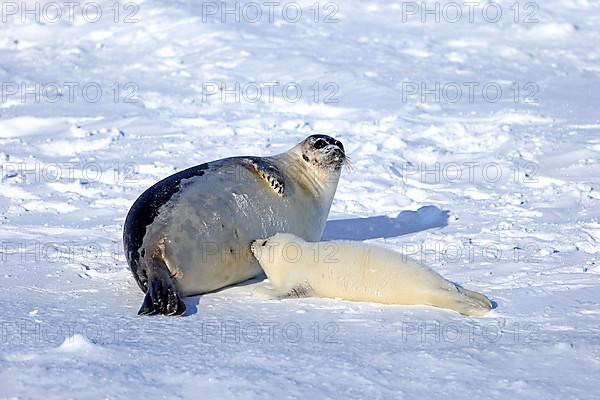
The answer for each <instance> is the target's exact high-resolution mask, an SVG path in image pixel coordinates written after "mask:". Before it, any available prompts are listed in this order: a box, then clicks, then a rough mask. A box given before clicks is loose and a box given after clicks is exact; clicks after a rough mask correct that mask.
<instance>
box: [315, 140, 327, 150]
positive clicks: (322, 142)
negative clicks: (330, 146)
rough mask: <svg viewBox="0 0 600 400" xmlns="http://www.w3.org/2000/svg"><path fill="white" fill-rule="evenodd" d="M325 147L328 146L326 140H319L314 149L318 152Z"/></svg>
mask: <svg viewBox="0 0 600 400" xmlns="http://www.w3.org/2000/svg"><path fill="white" fill-rule="evenodd" d="M325 146H327V142H326V141H325V140H324V139H317V141H316V142H315V144H314V148H315V149H317V150H318V149H322V148H323V147H325Z"/></svg>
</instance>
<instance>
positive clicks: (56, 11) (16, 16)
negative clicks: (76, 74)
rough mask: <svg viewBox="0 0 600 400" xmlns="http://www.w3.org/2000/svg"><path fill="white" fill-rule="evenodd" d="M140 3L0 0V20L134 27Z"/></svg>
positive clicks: (137, 20)
mask: <svg viewBox="0 0 600 400" xmlns="http://www.w3.org/2000/svg"><path fill="white" fill-rule="evenodd" d="M139 11H140V4H139V3H136V2H133V1H129V2H118V1H115V2H111V3H106V4H104V3H103V4H100V3H98V2H95V1H84V2H79V1H2V2H0V20H1V21H2V23H8V22H13V23H21V24H27V23H37V24H45V25H53V24H58V23H60V22H68V23H74V22H75V21H84V22H85V23H89V24H94V23H98V22H100V21H109V22H112V23H122V24H135V23H138V22H140V20H139V18H138V13H139Z"/></svg>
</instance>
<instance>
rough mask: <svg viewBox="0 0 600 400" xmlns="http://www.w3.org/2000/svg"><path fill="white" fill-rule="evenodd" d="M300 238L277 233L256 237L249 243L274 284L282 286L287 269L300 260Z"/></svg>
mask: <svg viewBox="0 0 600 400" xmlns="http://www.w3.org/2000/svg"><path fill="white" fill-rule="evenodd" d="M304 243H306V242H305V241H304V240H302V239H301V238H299V237H297V236H295V235H292V234H291V233H277V234H275V235H273V236H271V237H270V238H266V239H257V240H254V241H253V242H252V243H250V249H251V250H252V254H254V257H256V259H257V260H258V262H259V264H260V266H261V267H262V269H263V270H264V271H265V273H266V274H267V277H269V280H270V281H271V282H272V283H273V285H275V286H282V285H283V282H284V279H285V277H286V276H287V275H288V274H289V271H291V270H293V268H294V267H296V266H298V267H300V265H296V264H297V263H300V262H301V260H302V251H303V248H304V246H303V244H304Z"/></svg>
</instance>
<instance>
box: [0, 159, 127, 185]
mask: <svg viewBox="0 0 600 400" xmlns="http://www.w3.org/2000/svg"><path fill="white" fill-rule="evenodd" d="M138 181H139V165H138V164H137V163H135V162H123V163H121V162H114V163H111V164H105V163H98V162H96V161H81V162H79V161H74V162H46V163H44V162H39V161H15V162H13V161H5V162H0V182H1V183H12V182H16V183H27V184H32V183H73V182H79V183H81V184H84V185H88V184H93V183H107V184H110V183H116V184H134V183H137V182H138Z"/></svg>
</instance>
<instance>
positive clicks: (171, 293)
mask: <svg viewBox="0 0 600 400" xmlns="http://www.w3.org/2000/svg"><path fill="white" fill-rule="evenodd" d="M150 263H151V265H149V266H148V291H147V292H146V297H145V298H144V302H143V303H142V307H140V310H139V311H138V315H156V314H163V315H181V314H183V313H184V312H185V304H184V303H183V301H182V300H181V297H180V296H179V294H178V292H177V287H176V285H175V281H174V280H173V278H172V277H171V275H170V274H169V270H168V269H167V266H166V265H165V263H164V261H163V260H162V259H160V258H154V259H152V260H151V261H150Z"/></svg>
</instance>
